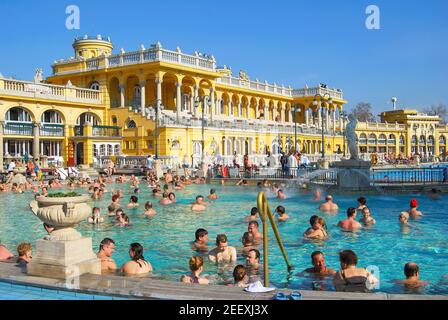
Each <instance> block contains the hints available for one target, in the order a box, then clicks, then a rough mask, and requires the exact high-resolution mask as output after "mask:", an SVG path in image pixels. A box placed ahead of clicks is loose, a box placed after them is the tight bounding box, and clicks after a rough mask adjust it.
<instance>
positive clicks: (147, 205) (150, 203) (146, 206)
mask: <svg viewBox="0 0 448 320" xmlns="http://www.w3.org/2000/svg"><path fill="white" fill-rule="evenodd" d="M151 208H152V202H151V201H148V202H146V203H145V209H151Z"/></svg>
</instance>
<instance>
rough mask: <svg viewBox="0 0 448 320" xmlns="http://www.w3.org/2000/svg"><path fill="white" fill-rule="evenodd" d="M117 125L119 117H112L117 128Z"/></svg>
mask: <svg viewBox="0 0 448 320" xmlns="http://www.w3.org/2000/svg"><path fill="white" fill-rule="evenodd" d="M117 123H118V120H117V117H116V116H112V124H113V125H114V126H115V125H117Z"/></svg>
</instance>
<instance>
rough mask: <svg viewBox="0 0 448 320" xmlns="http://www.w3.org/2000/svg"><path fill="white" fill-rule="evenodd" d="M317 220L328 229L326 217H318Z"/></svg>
mask: <svg viewBox="0 0 448 320" xmlns="http://www.w3.org/2000/svg"><path fill="white" fill-rule="evenodd" d="M317 222H319V224H320V225H321V226H322V228H324V229H325V230H327V223H326V222H325V219H324V218H322V217H319V218H317Z"/></svg>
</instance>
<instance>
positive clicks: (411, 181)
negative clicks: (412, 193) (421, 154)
mask: <svg viewBox="0 0 448 320" xmlns="http://www.w3.org/2000/svg"><path fill="white" fill-rule="evenodd" d="M370 181H371V184H373V185H394V184H403V185H405V184H406V185H416V184H418V185H422V184H423V185H426V184H442V183H447V182H448V171H447V170H445V169H444V168H397V169H395V168H384V169H375V168H374V169H371V171H370Z"/></svg>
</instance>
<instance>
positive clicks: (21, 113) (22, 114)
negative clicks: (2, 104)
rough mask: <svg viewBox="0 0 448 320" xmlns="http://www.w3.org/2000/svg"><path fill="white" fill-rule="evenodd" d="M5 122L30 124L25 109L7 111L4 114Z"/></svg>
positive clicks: (17, 108)
mask: <svg viewBox="0 0 448 320" xmlns="http://www.w3.org/2000/svg"><path fill="white" fill-rule="evenodd" d="M5 120H6V121H16V122H32V120H31V116H30V114H29V113H28V111H26V110H25V109H22V108H19V107H14V108H11V109H9V110H8V112H7V113H6V119H5Z"/></svg>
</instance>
